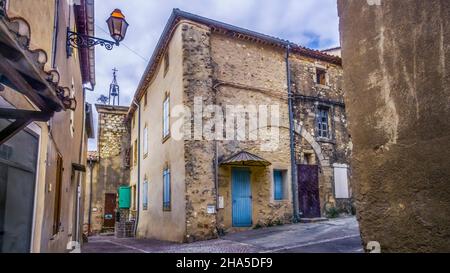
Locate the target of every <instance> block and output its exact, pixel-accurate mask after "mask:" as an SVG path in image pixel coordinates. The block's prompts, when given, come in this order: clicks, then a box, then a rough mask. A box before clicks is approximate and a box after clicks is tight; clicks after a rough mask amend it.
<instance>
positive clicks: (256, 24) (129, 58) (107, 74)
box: [87, 0, 339, 150]
mask: <svg viewBox="0 0 450 273" xmlns="http://www.w3.org/2000/svg"><path fill="white" fill-rule="evenodd" d="M95 5H96V6H95V8H96V10H95V13H96V18H95V19H96V25H97V27H96V30H95V31H96V36H97V37H103V38H107V39H109V37H108V34H107V33H105V32H104V31H102V30H101V29H103V30H107V26H106V23H105V21H106V19H107V18H108V17H109V14H110V13H111V11H112V10H113V9H114V8H120V9H121V10H122V12H123V13H124V14H125V16H126V18H127V21H128V23H129V24H130V27H129V29H128V33H127V37H126V38H125V41H124V44H125V45H126V46H128V47H129V48H131V49H132V50H134V51H135V52H137V53H138V55H140V56H142V57H143V58H145V59H147V60H148V59H150V57H151V55H152V53H153V50H154V48H155V45H156V43H157V42H158V39H159V37H160V35H161V33H162V31H163V28H164V26H165V24H166V22H167V20H168V19H169V16H170V14H171V12H172V9H173V8H179V9H181V10H184V11H187V12H191V13H195V14H198V15H201V16H204V17H208V18H211V19H214V20H218V21H223V22H225V23H229V24H233V25H236V26H239V27H243V28H247V29H250V30H254V31H258V32H261V33H264V34H268V35H272V36H276V37H279V38H282V39H286V40H290V41H292V42H295V43H298V44H301V45H304V46H307V47H312V48H317V49H322V48H327V47H332V46H336V45H338V44H339V33H338V16H337V7H336V0H283V1H279V0H190V1H185V0H165V1H157V0H97V1H96V2H95ZM138 55H137V54H135V53H133V52H132V51H131V50H129V49H128V48H126V47H125V46H124V45H121V46H120V47H118V48H115V49H113V51H107V50H105V49H104V48H100V47H97V49H96V81H97V85H96V88H95V91H94V92H88V93H87V100H88V102H90V103H96V100H97V98H98V97H99V96H100V95H108V91H109V84H110V82H111V80H112V69H113V68H114V67H116V68H117V69H118V70H119V72H118V82H119V85H120V90H121V96H120V104H121V105H127V106H128V105H130V103H131V99H132V98H133V95H134V92H135V91H136V88H137V85H138V84H139V81H140V79H141V76H142V74H143V72H144V70H145V67H146V66H147V61H145V60H143V59H142V57H140V56H138ZM94 124H95V127H96V128H97V118H96V115H95V120H94ZM96 130H97V129H96ZM89 148H90V149H91V150H93V149H96V142H95V140H93V141H90V144H89Z"/></svg>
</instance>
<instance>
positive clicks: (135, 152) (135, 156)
mask: <svg viewBox="0 0 450 273" xmlns="http://www.w3.org/2000/svg"><path fill="white" fill-rule="evenodd" d="M138 149H139V147H138V145H137V140H135V141H134V149H133V165H134V166H136V165H137V159H138Z"/></svg>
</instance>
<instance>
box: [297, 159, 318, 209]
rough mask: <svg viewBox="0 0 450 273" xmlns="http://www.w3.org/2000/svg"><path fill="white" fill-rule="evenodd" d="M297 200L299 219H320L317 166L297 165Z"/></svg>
mask: <svg viewBox="0 0 450 273" xmlns="http://www.w3.org/2000/svg"><path fill="white" fill-rule="evenodd" d="M298 200H299V209H300V212H301V213H302V215H301V217H303V218H319V217H320V198H319V166H317V165H298Z"/></svg>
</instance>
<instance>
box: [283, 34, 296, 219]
mask: <svg viewBox="0 0 450 273" xmlns="http://www.w3.org/2000/svg"><path fill="white" fill-rule="evenodd" d="M290 50H291V45H290V43H289V42H288V44H287V46H286V74H287V89H288V103H289V140H290V150H291V179H292V181H291V182H292V205H293V212H294V215H293V222H294V223H297V222H298V221H299V208H298V178H297V163H296V159H295V143H294V142H295V135H294V130H295V126H294V112H293V94H292V90H291V69H290V63H289V53H290Z"/></svg>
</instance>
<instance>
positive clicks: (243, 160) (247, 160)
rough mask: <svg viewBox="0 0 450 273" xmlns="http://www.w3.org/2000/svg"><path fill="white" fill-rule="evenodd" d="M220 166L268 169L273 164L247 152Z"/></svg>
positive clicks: (223, 162)
mask: <svg viewBox="0 0 450 273" xmlns="http://www.w3.org/2000/svg"><path fill="white" fill-rule="evenodd" d="M220 165H221V166H234V167H267V166H270V165H272V163H270V162H269V161H267V160H265V159H264V158H262V157H259V156H257V155H254V154H251V153H249V152H246V151H240V152H239V153H237V154H234V155H232V156H230V157H229V158H227V159H225V160H223V161H222V162H220Z"/></svg>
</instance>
